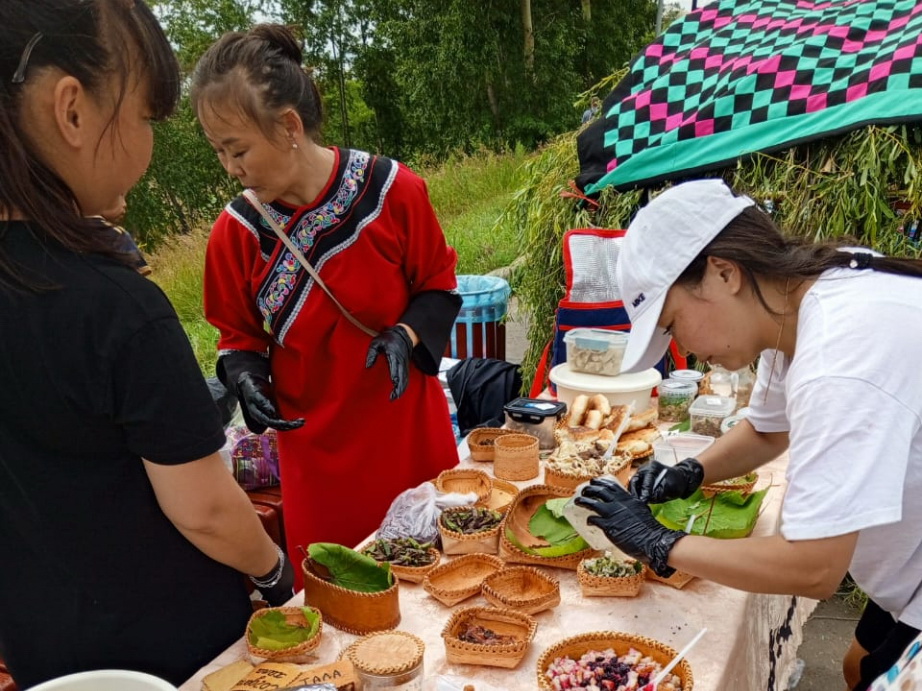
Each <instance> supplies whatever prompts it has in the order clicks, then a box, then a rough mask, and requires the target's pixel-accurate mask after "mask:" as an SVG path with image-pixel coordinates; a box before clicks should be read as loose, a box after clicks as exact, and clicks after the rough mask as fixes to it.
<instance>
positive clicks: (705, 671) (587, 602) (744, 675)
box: [180, 442, 816, 691]
mask: <svg viewBox="0 0 922 691" xmlns="http://www.w3.org/2000/svg"><path fill="white" fill-rule="evenodd" d="M459 455H460V457H461V459H462V460H461V462H460V465H461V466H462V467H476V468H480V469H482V470H486V471H488V472H489V471H491V470H492V466H493V464H492V463H477V462H472V461H470V459H469V458H468V452H467V446H466V444H464V443H463V442H462V444H461V445H460V446H459ZM786 465H787V456H781V457H780V458H778V459H776V460H775V461H773V462H772V463H770V464H768V465H766V466H765V467H763V468H762V469H761V470H760V471H759V472H760V479H759V484H758V485H757V489H761V488H762V487H764V486H766V485H768V484H771V485H772V488H771V490H770V491H769V492H768V494H767V495H766V497H765V501H764V503H763V510H762V515H761V516H760V518H759V521H758V524H757V525H756V529H755V531H754V533H753V534H754V535H757V536H759V535H770V534H772V533H774V532H775V531H776V530H777V526H778V521H779V516H780V507H781V500H782V497H783V495H784V488H785V479H784V469H785V467H786ZM539 480H540V477H539V478H536V479H534V480H530V481H528V482H518V483H515V484H517V485H519V486H520V487H526V486H528V485H531V484H537V483H538V482H539ZM548 571H549V572H550V573H552V574H553V575H554V576H556V577H557V578H558V579H559V580H560V594H561V604H560V605H558V606H557V607H555V608H554V609H552V610H549V611H544V612H540V613H539V614H536V615H535V618H536V620H537V622H538V629H537V633H536V634H535V638H534V642H533V643H532V645H531V647H530V649H529V651H528V653H527V654H526V656H525V659H524V660H523V661H522V663H521V664H520V665H519V666H518V668H516V669H514V670H504V669H499V668H494V667H480V666H471V665H449V664H448V663H447V662H446V660H445V647H444V644H443V642H442V638H441V632H442V628H443V626H444V624H445V622H446V621H447V620H448V618H449V616H450V614H451V613H452V612H453V611H454V610H455V609H456V608H459V607H465V606H469V605H485V604H487V603H486V601H485V600H484V599H483V598H482V597H481V596H476V597H472V598H469V599H468V600H465V601H464V602H461V603H459V604H457V605H455V607H454V608H448V607H445V606H443V605H442V604H441V603H440V602H438V601H437V600H435V599H433V598H431V597H429V595H427V594H426V592H425V591H424V590H423V588H422V585H416V584H412V583H406V584H404V583H401V585H400V610H401V614H402V621H401V623H400V626H399V627H398V628H399V629H401V630H404V631H409V632H411V633H414V634H416V635H417V636H419V637H420V638H422V639H423V640H424V641H425V643H426V653H425V661H424V665H425V682H424V689H427V690H430V691H435V690H436V689H438V690H439V691H442V690H443V689H445V690H447V689H454V688H457V689H458V690H459V691H460V689H461V688H462V683H461V679H466V680H468V682H469V683H472V684H474V685H475V688H476V689H477V691H490V690H491V689H496V690H499V689H534V688H536V681H535V676H536V666H537V660H538V657H539V656H540V655H541V653H542V652H543V651H544V650H546V649H547V648H549V647H550V646H551V645H553V644H554V643H556V642H558V641H560V640H561V639H563V638H566V637H568V636H573V635H576V634H578V633H582V632H585V631H623V632H628V633H636V634H641V635H644V636H648V637H650V638H654V639H657V640H659V641H662V642H663V643H666V644H667V645H670V646H672V647H673V648H675V649H676V650H679V649H681V648H682V647H683V646H684V645H685V644H686V643H687V642H688V641H689V640H691V638H692V637H693V636H694V635H695V634H696V633H697V632H698V631H699V630H701V629H702V628H704V627H707V629H708V632H707V634H705V636H704V638H703V639H702V640H701V642H699V643H698V645H696V646H695V648H694V649H693V650H692V651H691V653H690V654H689V656H688V660H689V663H690V664H691V667H692V672H693V674H694V677H695V691H728V690H730V689H732V690H733V691H746V690H750V689H751V690H752V691H783V690H784V689H785V688H786V686H787V679H788V676H789V675H790V673H791V671H792V669H793V665H794V661H795V659H796V651H797V647H798V646H799V645H800V642H801V633H802V629H803V626H804V624H805V623H806V620H807V617H808V616H809V615H810V612H812V611H813V608H814V607H815V606H816V601H815V600H810V599H807V598H801V597H791V596H781V595H756V594H752V593H746V592H743V591H740V590H734V589H732V588H727V587H724V586H721V585H717V584H715V583H712V582H709V581H702V580H700V579H695V580H694V581H692V582H691V583H689V584H688V585H686V586H685V588H683V589H682V590H676V589H674V588H672V587H670V586H667V585H664V584H661V583H656V582H652V581H650V582H647V583H645V584H644V586H643V589H642V590H641V593H640V595H639V596H637V597H635V598H600V597H592V598H584V597H582V595H581V594H580V590H579V585H578V583H577V581H576V572H575V571H569V570H562V569H548ZM292 603H293V604H302V603H303V596H302V595H301V594H300V593H299V594H298V595H296V596H295V597H294V598H293V600H292ZM356 639H357V637H356V636H352V635H350V634H346V633H343V632H341V631H338V630H336V629H334V628H332V627H331V626H324V629H323V638H322V641H321V644H320V646H319V648H318V650H317V664H323V663H328V662H332V661H334V660H336V659H337V657H338V655H339V653H340V651H341V650H343V649H344V648H345V647H346V646H348V645H349V644H350V643H352V642H353V641H355V640H356ZM245 658H246V646H245V645H244V643H243V641H242V640H240V641H238V642H237V643H235V644H234V645H233V646H231V647H230V648H228V649H227V650H226V651H225V652H224V653H222V654H221V655H220V656H218V657H217V658H216V659H215V660H213V661H212V662H211V663H210V664H208V665H207V666H205V667H204V668H203V669H201V670H200V671H199V672H198V673H197V674H196V675H195V676H193V677H192V678H191V679H189V680H188V681H187V682H186V683H184V684H183V685H182V686H181V687H180V690H181V691H199V690H200V689H201V688H202V684H201V681H202V678H203V677H204V676H205V675H206V674H208V673H210V672H213V671H215V670H217V669H219V668H221V667H224V666H225V665H228V664H230V663H232V662H234V661H236V660H239V659H245Z"/></svg>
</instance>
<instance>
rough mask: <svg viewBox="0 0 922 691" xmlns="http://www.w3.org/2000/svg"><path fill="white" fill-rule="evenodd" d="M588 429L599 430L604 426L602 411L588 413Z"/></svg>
mask: <svg viewBox="0 0 922 691" xmlns="http://www.w3.org/2000/svg"><path fill="white" fill-rule="evenodd" d="M585 424H586V427H588V428H589V429H599V427H601V426H602V411H601V410H590V411H589V412H588V413H586V423H585Z"/></svg>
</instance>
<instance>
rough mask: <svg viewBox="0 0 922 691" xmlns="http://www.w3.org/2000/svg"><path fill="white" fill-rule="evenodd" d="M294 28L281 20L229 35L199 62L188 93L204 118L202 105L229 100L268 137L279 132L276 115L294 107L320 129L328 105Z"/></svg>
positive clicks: (309, 126) (307, 125)
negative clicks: (324, 100) (306, 62)
mask: <svg viewBox="0 0 922 691" xmlns="http://www.w3.org/2000/svg"><path fill="white" fill-rule="evenodd" d="M303 61H304V53H303V52H302V50H301V45H300V44H299V42H298V39H297V38H296V37H295V35H294V33H293V32H292V30H291V29H289V28H288V27H285V26H282V25H281V24H259V25H257V26H254V27H253V28H252V29H250V30H249V31H247V32H246V33H242V32H239V31H232V32H228V33H226V34H224V35H223V36H222V37H221V38H219V39H218V40H217V41H216V42H215V43H214V44H212V46H211V47H210V48H209V49H208V50H207V51H205V54H204V55H203V56H202V57H201V59H200V60H199V61H198V64H196V66H195V71H194V72H193V74H192V88H191V90H190V92H189V97H190V99H191V101H192V108H193V109H194V110H195V114H196V116H197V117H198V118H199V120H201V109H202V106H203V105H204V104H205V103H206V102H208V103H211V104H215V103H223V102H226V101H228V100H231V101H232V102H235V103H236V105H237V106H239V107H240V109H241V111H242V113H243V115H245V116H246V117H247V119H249V120H251V121H252V122H254V123H256V124H257V125H258V126H259V128H260V129H261V130H262V132H263V133H264V134H265V135H266V137H267V138H269V139H273V138H274V137H275V136H276V132H277V130H276V128H277V126H278V121H277V114H278V112H279V111H280V110H281V109H282V108H286V107H290V108H292V109H294V110H295V112H297V114H298V116H299V117H300V118H301V123H302V124H303V125H304V130H305V131H306V132H307V133H308V134H309V135H310V136H312V137H314V138H317V137H318V136H319V134H320V126H321V125H322V124H323V105H322V101H321V100H320V93H319V92H318V91H317V85H316V84H315V83H314V80H313V79H312V78H311V75H310V72H309V71H306V70H305V69H304V68H303V67H302V63H303Z"/></svg>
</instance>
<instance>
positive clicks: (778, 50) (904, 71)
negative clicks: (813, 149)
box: [577, 0, 922, 193]
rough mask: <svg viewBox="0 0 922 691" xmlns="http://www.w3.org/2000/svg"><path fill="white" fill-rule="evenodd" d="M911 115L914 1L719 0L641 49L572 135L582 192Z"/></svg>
mask: <svg viewBox="0 0 922 691" xmlns="http://www.w3.org/2000/svg"><path fill="white" fill-rule="evenodd" d="M914 119H922V3H919V2H916V1H914V0H878V1H876V2H875V1H872V0H829V1H826V2H813V1H811V0H761V1H750V2H741V1H740V0H723V1H722V2H719V3H714V4H711V5H707V6H705V7H704V8H702V9H700V10H698V11H696V12H692V13H690V14H688V15H687V16H686V17H685V18H683V19H682V20H681V21H678V22H676V23H675V24H673V25H672V26H671V27H670V28H669V29H668V30H667V31H666V32H665V33H663V34H662V35H661V36H660V38H659V39H657V40H656V41H655V42H653V43H651V44H650V45H648V46H647V47H646V48H645V49H644V51H643V52H642V53H641V55H639V56H638V57H637V58H636V59H635V60H634V62H633V63H632V65H631V70H630V72H629V73H628V75H627V76H626V77H625V78H624V79H623V80H622V81H621V83H619V84H618V86H617V87H616V88H615V89H614V91H612V93H611V94H609V96H608V97H607V98H606V99H605V102H604V106H603V109H602V117H600V118H599V119H598V120H597V121H596V122H594V123H593V124H592V125H590V126H589V127H588V128H587V129H586V130H585V131H583V132H582V133H581V134H580V135H579V138H578V142H579V156H580V167H581V172H580V176H579V178H578V180H577V182H578V183H579V185H580V187H582V188H583V189H584V190H586V191H587V192H588V193H593V192H597V191H598V190H599V189H601V188H603V187H606V186H609V185H614V186H615V187H617V188H619V189H628V188H632V187H638V186H644V185H648V184H654V183H656V182H661V181H663V180H668V179H671V178H680V177H688V176H690V175H693V174H695V173H699V172H703V171H706V170H709V169H714V168H718V167H723V166H725V165H727V164H728V163H730V162H732V161H734V160H736V159H737V158H739V157H741V156H745V155H747V154H751V153H753V152H755V151H772V150H777V149H780V148H784V147H787V146H790V145H792V144H796V143H800V142H804V141H809V140H811V139H816V138H820V137H824V136H828V135H830V134H834V133H839V132H843V131H846V130H848V129H852V128H855V127H860V126H863V125H867V124H871V123H887V122H900V121H907V120H914Z"/></svg>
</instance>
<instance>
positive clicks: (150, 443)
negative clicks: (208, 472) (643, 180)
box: [0, 222, 251, 686]
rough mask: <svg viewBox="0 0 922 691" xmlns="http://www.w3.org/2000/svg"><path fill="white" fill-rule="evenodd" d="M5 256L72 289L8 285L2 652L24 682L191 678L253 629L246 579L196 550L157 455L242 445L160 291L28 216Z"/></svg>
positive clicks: (1, 241)
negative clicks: (132, 673) (60, 239)
mask: <svg viewBox="0 0 922 691" xmlns="http://www.w3.org/2000/svg"><path fill="white" fill-rule="evenodd" d="M0 246H2V249H3V251H4V253H5V255H6V257H7V258H9V259H12V260H13V261H14V262H16V264H17V265H19V266H20V268H22V269H24V270H25V271H26V272H27V273H28V274H29V275H30V276H32V277H33V278H36V279H40V280H45V281H50V282H52V283H54V284H55V285H56V286H57V287H56V288H54V289H51V290H47V291H44V292H40V293H35V292H16V291H11V290H6V289H2V288H0V654H2V655H3V656H4V657H5V658H6V661H7V664H8V665H9V667H10V670H11V672H12V673H13V677H14V679H16V680H17V681H18V682H19V683H20V685H24V686H28V685H31V684H35V683H38V682H40V681H42V680H44V679H48V678H52V677H54V676H59V675H62V674H66V673H69V672H74V671H79V670H82V669H93V668H100V667H121V668H128V669H138V670H142V671H147V672H151V673H154V674H158V675H160V676H163V677H165V678H167V679H168V680H170V681H171V682H173V683H176V684H178V683H180V682H182V681H183V680H184V679H185V678H186V677H188V676H190V675H191V674H192V673H193V672H194V671H195V670H196V669H197V668H198V667H199V666H201V665H202V664H204V663H205V662H207V661H208V660H209V659H211V657H213V656H214V655H215V654H216V653H218V652H220V651H221V650H222V649H223V648H224V647H226V646H227V645H228V644H229V643H231V642H232V641H233V640H235V639H236V638H238V637H239V636H240V635H242V634H243V631H244V628H245V625H246V620H247V617H248V615H249V613H250V611H251V608H250V606H249V601H248V599H247V596H246V591H245V588H244V582H243V578H242V577H241V575H240V574H239V573H237V572H236V571H234V570H232V569H230V568H228V567H226V566H224V565H222V564H219V563H218V562H216V561H214V560H212V559H210V558H209V557H207V556H205V555H204V554H203V553H201V552H200V551H199V550H198V549H196V548H195V547H194V546H193V545H192V544H191V543H190V542H188V541H187V540H186V539H185V538H184V537H183V536H182V535H181V534H180V533H179V531H178V530H177V529H176V528H175V527H174V526H173V525H172V523H170V521H169V520H168V519H167V518H166V516H165V515H164V514H163V512H162V511H161V509H160V507H159V505H158V503H157V501H156V498H155V496H154V492H153V488H152V487H151V484H150V481H149V480H148V478H147V475H146V473H145V471H144V466H143V463H142V461H141V459H142V458H145V459H147V460H149V461H152V462H154V463H160V464H180V463H186V462H190V461H194V460H197V459H199V458H202V457H204V456H207V455H209V454H212V453H214V452H215V451H217V450H218V449H219V448H221V446H222V445H223V443H224V433H223V429H222V427H221V422H220V417H219V413H218V410H217V408H216V407H215V405H214V403H213V401H212V399H211V396H210V394H209V392H208V388H207V386H206V384H205V381H204V379H203V377H202V375H201V373H200V371H199V369H198V366H197V364H196V362H195V358H194V357H193V354H192V350H191V348H190V346H189V342H188V339H187V338H186V336H185V334H184V332H183V330H182V327H181V326H180V324H179V320H178V319H177V317H176V313H175V311H174V310H173V308H172V306H171V305H170V303H169V301H168V300H167V298H166V296H165V295H164V294H163V293H162V291H161V290H160V289H159V288H158V287H157V285H156V284H154V283H152V282H150V281H149V280H148V279H146V278H143V277H142V276H140V275H139V274H138V273H137V272H136V271H134V270H133V269H132V268H130V267H128V266H125V265H122V264H120V263H118V262H116V261H114V260H112V259H108V258H105V257H100V256H96V255H80V254H75V253H73V252H69V251H67V250H65V249H64V248H62V247H61V246H60V245H59V244H57V243H55V242H53V241H49V240H47V239H42V238H41V237H39V236H37V235H36V234H35V233H33V232H32V230H31V228H30V227H29V226H28V225H27V224H25V223H21V222H8V223H3V222H0Z"/></svg>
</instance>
